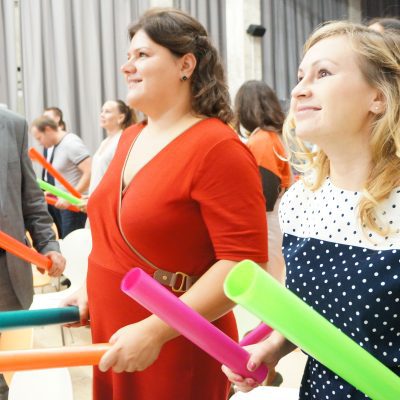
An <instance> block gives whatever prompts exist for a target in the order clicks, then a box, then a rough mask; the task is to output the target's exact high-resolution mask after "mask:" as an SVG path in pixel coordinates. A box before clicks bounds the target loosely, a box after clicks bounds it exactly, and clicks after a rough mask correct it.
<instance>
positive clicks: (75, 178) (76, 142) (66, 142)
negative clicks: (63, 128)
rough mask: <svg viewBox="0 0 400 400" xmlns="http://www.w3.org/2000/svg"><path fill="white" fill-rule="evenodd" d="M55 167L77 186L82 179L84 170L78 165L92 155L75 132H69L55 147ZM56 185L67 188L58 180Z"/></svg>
mask: <svg viewBox="0 0 400 400" xmlns="http://www.w3.org/2000/svg"><path fill="white" fill-rule="evenodd" d="M54 151H55V153H54V157H53V162H52V164H53V167H54V168H55V169H56V170H58V171H59V172H60V173H61V174H62V175H63V176H64V178H65V179H66V180H67V181H68V182H69V183H70V184H71V185H72V186H76V185H77V184H78V182H79V180H80V179H81V176H82V172H81V171H80V169H79V168H78V165H79V164H80V163H81V162H82V161H83V160H85V159H86V158H88V157H90V153H89V150H88V149H87V147H86V146H85V145H84V143H83V141H82V139H81V138H80V137H79V136H77V135H75V133H67V134H66V135H65V136H64V137H63V138H62V139H61V142H60V143H58V145H57V146H55V148H54ZM55 184H56V186H57V187H59V188H61V189H63V190H65V188H64V186H63V185H61V184H60V183H59V182H58V181H57V180H56V183H55Z"/></svg>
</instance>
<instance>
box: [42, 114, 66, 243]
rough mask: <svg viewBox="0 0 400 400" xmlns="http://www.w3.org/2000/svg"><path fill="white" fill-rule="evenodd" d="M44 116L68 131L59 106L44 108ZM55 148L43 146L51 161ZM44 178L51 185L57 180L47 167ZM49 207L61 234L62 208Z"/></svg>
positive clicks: (43, 171)
mask: <svg viewBox="0 0 400 400" xmlns="http://www.w3.org/2000/svg"><path fill="white" fill-rule="evenodd" d="M43 116H45V117H48V118H51V119H52V120H53V121H55V122H56V124H57V125H58V129H59V130H60V131H66V130H67V125H66V123H65V122H64V119H63V118H64V117H63V112H62V111H61V110H60V109H59V108H58V107H47V108H45V109H44V111H43ZM53 150H54V147H53V146H52V147H50V148H48V149H47V148H46V147H45V148H43V156H44V158H45V159H46V160H47V161H48V162H49V163H50V164H52V163H53ZM42 179H43V180H44V181H45V182H48V183H50V184H51V185H54V184H55V180H54V177H53V176H52V175H51V174H50V173H48V172H47V170H46V169H45V168H43V169H42ZM47 209H48V211H49V213H50V215H51V217H52V218H53V221H54V223H55V225H56V227H57V232H58V235H59V236H61V226H62V224H61V215H60V210H59V209H58V208H57V207H54V206H53V205H51V204H48V205H47Z"/></svg>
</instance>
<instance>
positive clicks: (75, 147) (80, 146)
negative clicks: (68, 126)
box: [67, 134, 90, 165]
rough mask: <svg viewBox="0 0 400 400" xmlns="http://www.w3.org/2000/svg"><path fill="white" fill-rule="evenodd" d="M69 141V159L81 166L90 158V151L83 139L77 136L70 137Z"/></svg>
mask: <svg viewBox="0 0 400 400" xmlns="http://www.w3.org/2000/svg"><path fill="white" fill-rule="evenodd" d="M70 136H71V138H70V139H69V141H68V147H67V148H68V150H67V151H68V158H69V159H70V160H71V161H72V162H73V163H74V164H75V165H79V164H80V163H81V162H82V161H84V160H85V159H86V158H88V157H90V153H89V150H88V149H87V147H86V146H85V144H84V143H83V141H82V139H81V138H79V137H78V136H77V135H75V134H71V135H70Z"/></svg>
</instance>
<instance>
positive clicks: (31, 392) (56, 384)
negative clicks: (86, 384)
mask: <svg viewBox="0 0 400 400" xmlns="http://www.w3.org/2000/svg"><path fill="white" fill-rule="evenodd" d="M73 398H74V395H73V390H72V381H71V375H70V373H69V370H68V368H52V369H38V370H32V371H18V372H15V373H14V376H13V378H12V380H11V384H10V386H9V393H8V400H54V399H57V400H73Z"/></svg>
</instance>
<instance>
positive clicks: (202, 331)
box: [121, 268, 268, 383]
mask: <svg viewBox="0 0 400 400" xmlns="http://www.w3.org/2000/svg"><path fill="white" fill-rule="evenodd" d="M121 289H122V291H123V292H124V293H126V294H127V295H128V296H130V297H132V298H133V299H134V300H136V301H137V302H138V303H139V304H140V305H142V306H143V307H145V308H147V309H148V310H149V311H150V312H151V313H153V314H155V315H157V316H158V317H159V318H160V319H162V320H163V321H164V322H166V323H167V324H168V325H170V326H171V327H172V328H173V329H175V330H177V331H178V332H179V333H181V334H182V335H183V336H185V337H186V338H187V339H189V340H190V341H191V342H193V343H194V344H195V345H197V346H199V347H200V348H201V349H202V350H204V351H205V352H206V353H208V354H209V355H210V356H211V357H213V358H215V359H216V360H217V361H219V362H220V363H222V364H225V365H226V366H228V367H229V368H230V369H231V370H232V371H234V372H235V373H237V374H239V375H242V376H244V377H247V378H253V379H254V380H256V381H257V382H260V383H261V382H262V381H263V380H264V379H265V377H266V376H267V373H268V369H267V367H266V366H265V365H264V364H263V365H261V366H260V367H259V368H258V369H257V370H255V371H252V372H251V371H249V370H248V369H247V367H246V366H247V362H248V360H249V358H250V355H249V353H248V352H247V351H246V350H244V349H242V348H241V347H240V346H239V345H238V344H237V343H236V342H235V341H234V340H233V339H231V338H230V337H229V336H227V335H226V334H225V333H223V332H221V331H220V330H219V329H218V328H216V327H215V326H214V325H213V324H212V323H211V322H209V321H208V320H206V319H205V318H204V317H202V316H201V315H200V314H198V313H197V312H195V311H194V310H192V309H191V308H190V307H189V306H187V305H186V304H185V303H183V302H182V300H180V299H179V298H178V297H176V296H175V295H174V294H172V293H171V292H170V291H169V290H168V289H167V288H165V287H164V286H162V285H161V284H160V283H158V282H157V281H156V280H154V279H153V278H152V277H150V276H149V275H148V274H146V273H145V272H144V271H142V270H141V269H140V268H133V269H132V270H131V271H129V272H128V273H127V274H126V275H125V277H124V279H123V280H122V283H121Z"/></svg>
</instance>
